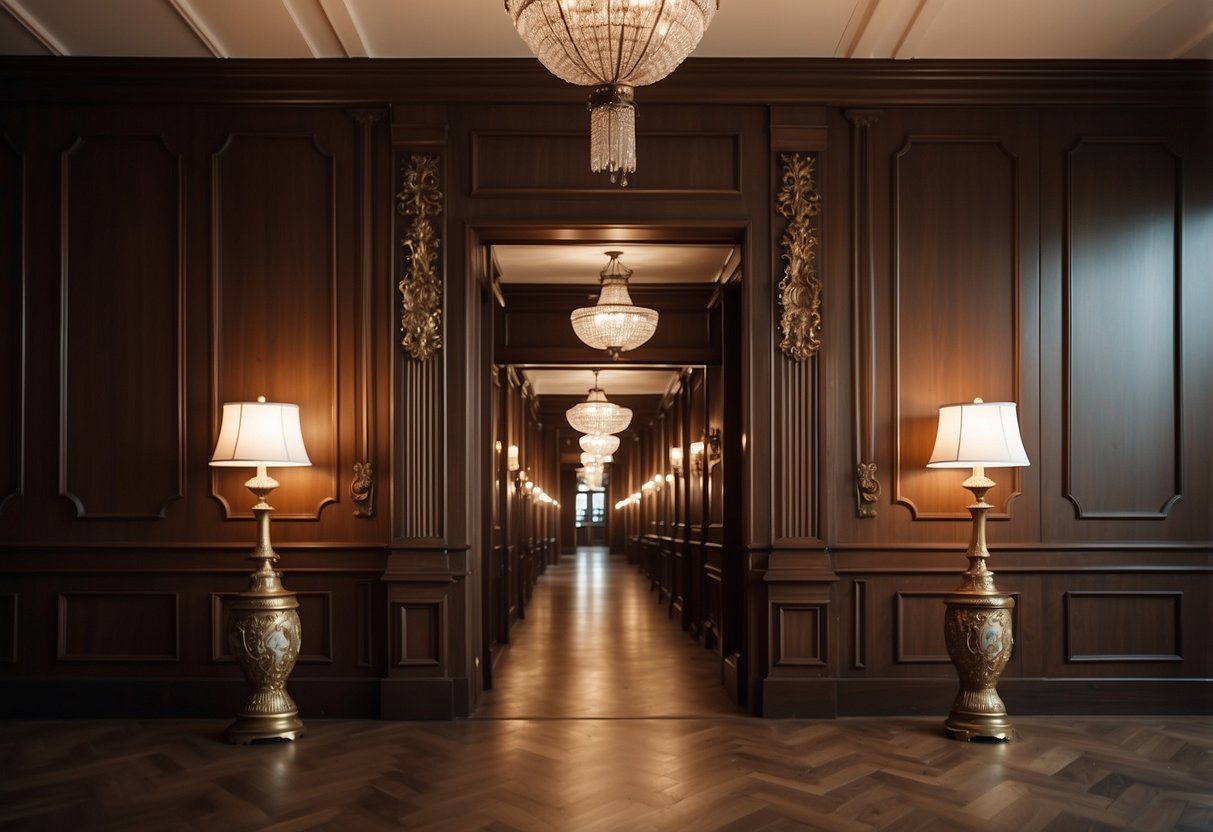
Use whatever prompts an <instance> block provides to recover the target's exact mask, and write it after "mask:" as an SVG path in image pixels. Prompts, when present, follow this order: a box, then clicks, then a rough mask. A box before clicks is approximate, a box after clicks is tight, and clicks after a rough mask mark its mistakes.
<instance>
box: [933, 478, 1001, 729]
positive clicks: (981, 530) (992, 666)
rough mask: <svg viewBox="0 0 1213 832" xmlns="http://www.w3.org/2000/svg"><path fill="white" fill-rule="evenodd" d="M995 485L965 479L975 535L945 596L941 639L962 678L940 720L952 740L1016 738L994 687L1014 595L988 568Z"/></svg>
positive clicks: (982, 479)
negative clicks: (958, 578)
mask: <svg viewBox="0 0 1213 832" xmlns="http://www.w3.org/2000/svg"><path fill="white" fill-rule="evenodd" d="M993 485H994V483H993V481H991V480H988V479H986V478H985V477H984V476H983V475H980V474H975V476H973V477H970V478H969V479H967V480H965V482H964V487H965V488H967V489H969V490H970V491H972V492H973V496H974V497H976V498H977V502H976V503H974V504H973V505H971V506H969V512H970V513H971V514H972V515H973V537H972V540H971V541H970V542H969V550H968V552H966V553H965V557H967V558H968V559H969V568H968V569H967V570H965V572H964V575H963V578H964V581H963V582H962V583H961V585H960V586H959V587H957V588H956V589H955V590H954V591H953V592H952V594H951V595H949V596H948V597H947V598H945V599H944V604H946V605H947V612H946V613H945V616H944V640H945V641H946V642H947V645H948V655H949V656H951V657H952V663H953V664H954V665H955V666H956V675H957V676H958V677H959V678H960V690H959V691H958V692H957V694H956V701H955V702H953V703H952V712H951V713H950V714H948V718H947V720H945V721H944V732H945V733H946V734H947V736H948V737H949V738H950V739H954V740H972V739H998V740H1012V739H1015V729H1014V728H1012V727H1011V721H1010V719H1009V718H1008V717H1007V709H1006V706H1005V705H1004V704H1003V702H1002V699H1001V697H999V695H998V691H997V690H996V686H997V685H998V679H999V677H1000V676H1001V675H1002V671H1003V668H1005V667H1006V666H1007V661H1008V660H1009V659H1010V658H1011V646H1012V644H1013V643H1014V640H1013V636H1012V629H1013V628H1012V621H1011V610H1012V609H1014V607H1015V599H1013V598H1010V597H1009V596H1006V595H1003V594H1001V593H1000V592H999V591H998V589H997V588H996V587H995V586H994V573H993V572H991V571H990V570H988V569H987V568H986V557H987V556H988V555H989V552H988V551H987V550H986V512H987V511H989V510H990V508H991V506H990V504H989V503H987V502H986V501H985V493H986V491H988V490H989V489H990V488H992V487H993Z"/></svg>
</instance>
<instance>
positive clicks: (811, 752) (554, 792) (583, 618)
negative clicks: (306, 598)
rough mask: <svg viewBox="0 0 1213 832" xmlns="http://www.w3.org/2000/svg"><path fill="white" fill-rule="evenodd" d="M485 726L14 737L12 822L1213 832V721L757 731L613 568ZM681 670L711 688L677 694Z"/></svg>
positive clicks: (778, 725) (38, 825)
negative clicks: (988, 735)
mask: <svg viewBox="0 0 1213 832" xmlns="http://www.w3.org/2000/svg"><path fill="white" fill-rule="evenodd" d="M497 670H498V690H496V691H495V692H493V694H492V695H491V696H490V697H489V700H488V701H487V702H486V703H485V704H484V706H483V707H482V708H481V710H480V712H479V713H478V714H477V716H476V717H475V718H473V719H468V720H461V721H458V722H449V723H392V722H370V721H313V722H311V723H309V725H308V729H309V733H308V734H307V736H306V737H304V738H303V739H301V740H300V741H298V742H295V743H269V744H261V745H254V746H244V747H236V746H229V745H226V744H224V743H223V742H221V741H220V734H221V732H222V729H223V727H224V723H223V722H210V721H185V720H180V721H115V722H100V721H80V722H7V723H0V828H6V829H7V828H13V829H41V830H59V829H70V830H83V829H114V830H156V829H197V830H222V832H237V830H246V829H273V830H300V829H331V830H361V829H433V830H473V829H483V830H493V831H494V832H508V830H626V832H642V831H643V830H684V829H685V830H746V832H749V830H791V829H823V830H870V829H884V830H923V832H934V831H935V830H952V829H957V830H966V829H973V830H1015V832H1020V831H1021V830H1022V832H1028V830H1056V831H1057V832H1062V831H1063V830H1064V831H1065V832H1068V831H1069V830H1104V829H1142V830H1147V829H1150V830H1168V829H1173V830H1210V829H1213V721H1211V720H1210V719H1208V718H1174V717H1165V718H1164V717H1160V718H1133V719H1126V718H1106V717H1105V718H1090V719H1083V718H1073V717H1067V718H1054V719H1046V718H1032V719H1028V718H1020V719H1017V720H1016V726H1017V728H1018V729H1019V731H1020V734H1021V740H1020V741H1018V742H1014V743H1005V744H967V743H959V742H953V741H950V740H947V739H944V738H943V736H942V734H941V731H940V720H939V719H937V718H925V719H924V718H881V719H844V720H837V721H809V720H760V719H753V718H749V717H745V716H741V715H738V713H737V712H736V711H735V710H734V709H732V708H731V706H730V705H729V703H728V702H727V700H726V699H725V698H724V697H723V695H722V694H720V691H719V690H718V688H717V687H716V685H715V683H714V680H715V662H714V661H712V659H711V657H710V655H709V654H707V653H705V652H704V651H701V650H699V648H697V647H696V646H695V645H694V643H693V642H691V640H690V639H689V638H687V636H686V635H685V634H683V633H682V632H680V631H679V629H678V627H677V626H676V625H675V624H674V623H673V622H672V621H670V620H669V619H667V618H666V616H665V614H664V611H663V610H662V608H661V607H659V606H658V605H657V604H656V603H654V600H653V596H652V595H650V594H649V593H648V582H647V580H645V579H643V578H641V577H640V576H639V575H637V574H636V573H635V572H634V571H633V570H632V569H631V568H630V567H627V566H626V565H625V564H623V563H621V562H619V560H618V559H616V558H610V559H608V558H606V557H605V556H604V555H603V554H602V553H592V552H583V553H581V555H580V556H579V557H578V558H577V559H575V560H574V559H568V560H566V562H565V563H562V564H561V566H560V567H557V568H555V569H549V572H548V574H547V575H546V576H544V578H543V579H541V581H540V585H539V587H538V589H537V590H536V595H535V601H534V604H533V605H532V607H531V608H530V610H529V611H528V617H527V619H526V621H525V622H524V623H522V624H520V625H519V626H518V628H517V629H516V631H515V642H514V644H513V645H512V646H511V647H510V648H509V649H508V651H506V653H505V655H504V656H503V657H502V658H501V660H500V662H499V664H498V667H497ZM677 674H685V677H686V678H688V679H691V680H693V682H692V683H691V684H689V685H682V684H680V680H679V676H678V675H677Z"/></svg>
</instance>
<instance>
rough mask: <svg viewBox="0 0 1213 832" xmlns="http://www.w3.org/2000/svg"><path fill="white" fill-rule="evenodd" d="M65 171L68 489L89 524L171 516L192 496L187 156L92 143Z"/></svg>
mask: <svg viewBox="0 0 1213 832" xmlns="http://www.w3.org/2000/svg"><path fill="white" fill-rule="evenodd" d="M61 167H62V179H61V187H62V196H61V204H60V211H61V219H60V235H61V258H62V259H61V270H62V271H61V295H60V303H61V323H62V333H63V350H62V353H61V356H60V360H61V364H60V373H61V376H60V387H61V391H62V395H61V397H60V424H59V429H60V436H61V439H60V449H59V452H60V460H59V477H60V481H59V488H60V492H61V493H62V494H63V495H64V496H65V497H68V498H69V499H71V500H72V502H74V503H75V506H76V512H77V514H78V516H81V517H111V518H113V517H130V518H140V517H144V518H155V517H162V516H164V513H165V511H166V509H167V507H168V505H169V503H171V502H173V501H174V500H177V499H180V497H181V496H182V494H183V493H184V489H185V473H184V465H185V424H184V401H183V396H184V389H185V388H184V373H185V356H184V348H183V343H184V341H183V339H184V332H183V327H184V308H183V295H184V290H183V287H184V271H183V266H184V261H183V257H184V239H183V236H182V235H183V223H184V221H185V213H184V203H183V194H182V181H181V176H182V173H181V159H180V156H179V154H178V153H177V151H176V150H174V149H173V148H171V147H169V146H168V144H167V143H166V142H165V140H164V139H163V138H162V137H160V136H156V135H142V136H139V135H134V136H122V135H97V134H94V135H85V136H80V137H78V138H77V139H76V141H75V142H73V144H72V145H71V147H69V148H68V149H67V150H66V151H65V152H64V153H63V155H62V158H61Z"/></svg>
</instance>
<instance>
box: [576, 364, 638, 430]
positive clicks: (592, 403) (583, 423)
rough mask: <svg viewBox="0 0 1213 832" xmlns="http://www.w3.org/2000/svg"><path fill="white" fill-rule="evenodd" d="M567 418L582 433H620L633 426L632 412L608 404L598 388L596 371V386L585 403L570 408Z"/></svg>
mask: <svg viewBox="0 0 1213 832" xmlns="http://www.w3.org/2000/svg"><path fill="white" fill-rule="evenodd" d="M565 416H566V417H567V418H568V420H569V424H570V425H571V426H572V427H573V430H579V431H581V432H582V433H619V432H620V431H623V430H627V428H628V425H630V424H632V411H631V410H630V409H628V408H626V407H620V406H619V405H617V404H615V403H614V402H608V401H607V397H606V393H604V392H603V391H602V388H601V387H599V386H598V371H597V370H595V371H594V386H593V387H591V388H590V395H589V396H587V397H586V400H585V401H583V402H578V403H577V404H575V405H573V406H572V407H570V408H569V409H568V410H566V411H565Z"/></svg>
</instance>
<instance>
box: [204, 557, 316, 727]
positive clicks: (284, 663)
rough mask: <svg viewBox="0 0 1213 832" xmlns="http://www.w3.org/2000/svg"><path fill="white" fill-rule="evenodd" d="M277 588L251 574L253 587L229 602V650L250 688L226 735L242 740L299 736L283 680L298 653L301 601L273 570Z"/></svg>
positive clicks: (300, 724)
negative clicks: (287, 588)
mask: <svg viewBox="0 0 1213 832" xmlns="http://www.w3.org/2000/svg"><path fill="white" fill-rule="evenodd" d="M272 574H273V583H274V584H276V585H277V589H278V592H276V593H265V592H260V593H259V592H258V590H264V589H266V588H267V587H265V582H264V581H262V580H259V576H258V574H257V573H254V576H253V584H254V586H253V587H250V589H249V591H248V592H243V593H241V594H240V599H239V600H238V601H236V602H235V603H233V604H232V605H231V619H230V629H229V631H228V636H229V639H230V641H231V648H232V655H234V656H235V657H236V662H237V663H238V664H239V665H240V669H241V670H243V671H244V675H245V677H246V678H247V679H248V680H249V682H250V683H251V684H252V685H253V692H252V694H251V695H250V696H249V698H248V700H247V701H246V702H245V703H244V707H243V708H242V709H241V710H240V712H239V713H238V714H236V721H235V722H233V723H232V724H231V725H230V726H228V729H227V731H226V732H225V734H224V738H225V739H227V741H228V742H231V743H236V744H237V745H244V744H246V743H250V742H256V741H257V740H270V739H284V740H293V739H297V738H299V737H301V736H303V733H304V727H303V722H302V720H300V719H299V708H298V707H296V705H295V701H294V700H293V699H291V695H290V694H289V693H287V692H286V680H287V677H288V676H290V674H291V670H292V669H293V668H294V667H295V661H296V660H297V659H298V658H299V645H300V639H299V614H298V613H297V612H295V610H296V609H297V608H298V607H299V601H298V600H297V599H296V598H295V593H293V592H288V591H286V590H285V589H282V586H281V584H278V573H277V572H273V573H272Z"/></svg>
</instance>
